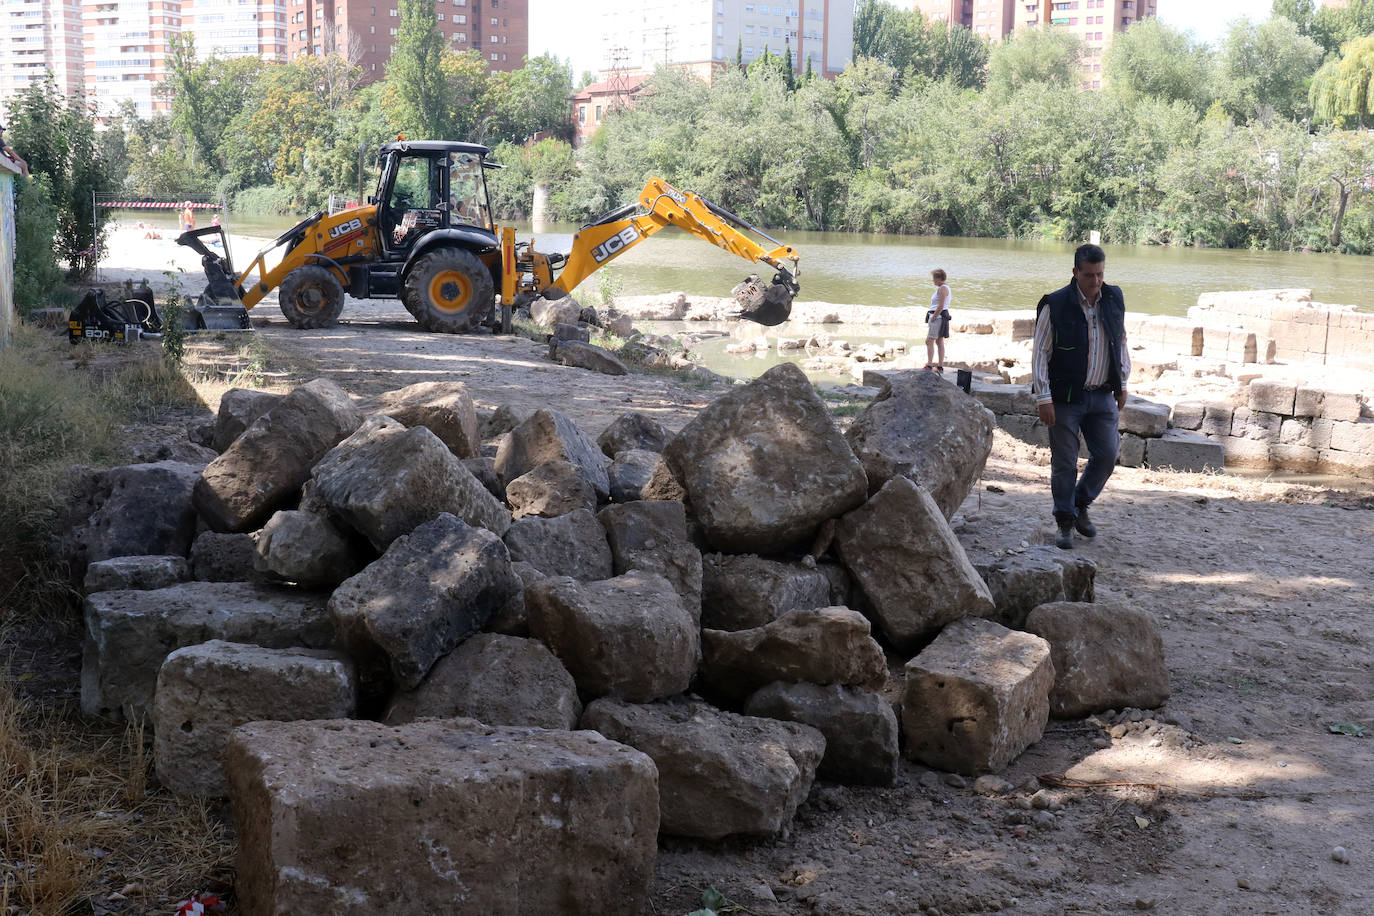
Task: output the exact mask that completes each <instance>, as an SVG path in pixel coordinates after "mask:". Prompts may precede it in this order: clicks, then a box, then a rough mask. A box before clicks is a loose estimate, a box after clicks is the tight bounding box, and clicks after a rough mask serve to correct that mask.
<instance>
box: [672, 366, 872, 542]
mask: <svg viewBox="0 0 1374 916" xmlns="http://www.w3.org/2000/svg"><path fill="white" fill-rule="evenodd" d="M663 457H664V460H665V461H666V462H667V464H668V466H669V468H670V469H671V471H672V473H673V475H674V476H675V477H676V478H677V479H678V480H679V481H681V482H682V484H683V486H684V488H685V489H686V491H687V493H688V495H689V501H690V502H691V504H692V508H693V510H694V512H695V514H696V517H697V520H698V521H699V522H700V523H701V528H702V534H703V536H704V537H705V539H706V541H707V543H708V544H710V545H711V546H713V547H715V548H716V549H718V550H729V551H737V552H751V551H752V552H759V551H762V552H766V553H781V552H784V551H786V550H788V549H790V548H791V547H793V546H798V545H801V544H807V543H809V542H810V540H811V538H812V537H813V536H814V534H815V532H816V529H817V528H818V527H819V526H820V525H821V523H822V522H824V521H826V520H827V519H831V518H834V517H835V516H837V515H839V514H840V513H843V512H846V511H848V510H849V509H852V508H854V507H855V506H858V505H860V504H862V503H863V500H864V496H865V494H866V493H867V489H868V478H867V476H866V475H865V473H864V469H863V465H862V464H860V463H859V460H858V459H857V458H855V457H854V453H853V452H852V451H851V450H850V448H849V446H848V444H846V442H845V440H844V437H843V436H842V435H840V432H839V430H838V429H837V428H836V427H835V423H834V421H833V420H831V418H830V414H829V413H828V412H827V410H826V408H825V403H824V402H823V401H822V400H821V398H820V396H819V395H818V394H816V391H815V389H814V388H813V387H812V386H811V382H810V380H808V379H807V377H806V375H805V374H804V373H803V372H802V371H801V370H800V369H798V368H797V367H796V366H795V365H794V364H792V363H781V364H780V365H777V366H774V367H773V368H772V369H769V370H768V371H767V372H765V373H763V375H761V376H759V377H758V378H757V379H755V380H754V381H752V382H750V383H749V384H747V385H741V386H739V387H737V388H735V389H733V390H732V391H730V392H729V393H727V394H725V395H722V396H721V397H719V398H717V399H716V400H715V401H714V402H712V403H711V404H710V405H709V406H707V407H706V408H705V409H703V410H702V411H700V412H699V413H698V414H697V416H696V417H695V418H694V419H693V420H692V421H691V422H690V423H688V424H687V425H686V426H685V427H683V429H682V431H681V432H679V433H678V434H677V435H676V436H675V437H673V439H672V441H671V442H669V443H668V446H667V448H665V449H664V451H663Z"/></svg>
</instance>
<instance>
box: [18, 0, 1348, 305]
mask: <svg viewBox="0 0 1374 916" xmlns="http://www.w3.org/2000/svg"><path fill="white" fill-rule="evenodd" d="M399 6H400V17H399V28H398V34H397V36H396V42H397V45H396V50H395V52H394V53H393V56H392V58H391V60H390V62H389V64H388V66H387V71H386V74H385V77H384V78H383V79H381V80H379V81H377V82H373V83H370V84H368V85H365V86H364V85H363V84H362V73H361V71H360V69H359V67H358V66H357V64H356V59H357V56H358V55H357V54H356V49H355V50H354V52H353V53H350V51H349V49H347V48H337V49H334V50H333V51H332V52H331V53H329V54H327V55H323V56H315V57H306V58H301V59H299V60H297V61H293V62H291V63H286V64H266V63H263V62H261V61H257V60H244V59H235V60H225V59H220V58H217V57H213V56H212V57H210V58H209V59H206V60H201V59H199V58H198V57H197V55H196V53H195V48H194V45H193V44H192V39H191V37H190V36H183V37H182V38H180V39H178V40H177V41H176V42H175V43H174V44H173V48H172V54H171V61H170V77H169V79H168V80H167V82H166V83H165V84H163V87H162V91H163V92H165V94H166V98H167V100H168V102H169V108H170V113H169V114H165V115H159V116H157V117H153V118H138V117H136V116H135V114H134V112H133V110H132V108H126V109H125V110H124V111H122V112H121V113H120V117H119V118H118V122H117V123H116V124H114V125H111V126H110V127H109V129H105V130H96V129H95V125H94V122H93V120H92V119H91V117H90V115H89V113H88V112H87V110H86V109H85V107H84V105H83V104H82V103H81V102H80V101H79V100H65V99H62V98H60V97H58V95H57V93H56V90H55V88H54V86H53V84H52V83H51V82H49V83H47V84H43V85H38V86H34V87H31V88H30V89H29V90H26V91H25V92H24V93H23V94H21V95H19V96H17V97H15V98H12V99H10V100H8V102H7V105H6V108H7V113H8V120H9V123H10V127H11V130H10V134H11V137H12V141H13V143H14V145H15V146H16V147H17V148H18V149H20V151H21V153H22V154H23V155H24V156H25V157H26V158H28V160H29V162H30V164H31V166H32V168H33V170H34V172H35V175H36V176H40V177H39V180H36V181H34V182H30V183H28V184H27V185H26V186H25V187H24V188H22V189H21V194H20V199H21V209H20V226H19V229H20V232H21V233H27V235H29V236H32V237H38V236H42V235H43V234H44V233H46V232H51V233H52V235H53V237H54V238H55V239H56V244H55V245H54V246H53V247H54V248H55V249H56V254H57V256H58V257H59V258H60V259H61V261H62V262H63V263H64V264H66V265H69V266H70V267H72V268H73V269H74V270H75V271H77V272H80V271H81V270H84V269H85V268H88V267H89V266H91V265H90V258H91V252H92V251H93V247H94V244H95V242H96V232H95V230H94V229H93V228H92V226H93V220H92V214H91V212H90V211H91V204H90V200H91V192H92V191H94V190H107V191H116V192H119V193H122V194H128V195H134V196H146V197H152V198H158V199H163V200H174V199H181V198H185V197H207V196H213V197H218V196H220V195H225V196H228V197H230V198H231V200H232V201H233V205H234V206H235V207H237V208H239V209H244V210H250V211H258V212H281V213H291V212H308V211H309V210H311V209H315V208H318V207H320V206H322V205H323V204H324V202H325V201H326V200H327V198H328V196H329V195H330V194H331V193H334V194H340V195H343V196H346V197H354V196H360V195H366V194H367V193H368V191H369V189H370V188H371V186H372V182H373V181H374V180H375V175H374V171H373V163H374V160H375V155H376V151H377V148H378V147H379V146H380V145H381V144H383V143H385V142H388V141H390V140H392V139H395V138H396V137H397V136H398V135H404V136H407V137H411V138H416V139H419V138H447V139H464V140H472V141H475V142H480V143H486V144H488V145H491V146H493V147H495V149H496V158H497V159H498V160H499V161H501V162H503V163H504V164H505V165H506V166H507V168H506V169H505V170H503V171H501V172H497V173H494V174H493V175H492V178H491V188H492V195H493V200H494V204H495V208H496V211H497V212H498V213H499V214H500V215H501V216H502V218H506V219H510V218H517V217H521V216H525V215H528V214H529V211H530V208H531V201H532V195H533V187H534V185H535V184H536V183H540V184H544V185H546V186H548V188H549V189H550V206H551V208H552V212H551V214H550V215H551V216H553V217H554V218H559V219H566V220H571V221H584V220H587V219H589V218H593V217H595V216H598V215H600V214H602V213H604V212H606V211H608V210H611V209H613V208H615V207H617V206H619V205H621V204H623V203H626V202H628V201H630V200H633V199H634V195H635V194H636V193H637V192H638V190H639V189H640V188H641V187H642V186H643V184H644V181H645V180H646V179H647V178H648V177H649V176H651V175H659V176H662V177H664V178H666V179H667V180H669V181H671V182H673V183H675V184H677V185H678V186H679V187H683V188H687V189H690V190H693V191H696V192H698V193H700V194H702V195H703V196H705V197H707V198H709V199H711V200H714V201H716V202H717V203H719V204H721V205H723V206H725V207H726V208H728V209H730V210H732V211H734V212H736V213H738V214H740V215H741V216H743V217H744V218H746V219H748V220H750V221H752V222H755V223H758V224H760V225H764V226H774V227H787V228H806V229H824V230H839V231H856V232H901V233H933V234H945V235H967V236H1000V237H1020V238H1025V237H1039V238H1047V239H1079V238H1083V237H1084V236H1086V235H1087V233H1088V232H1089V231H1090V230H1093V229H1098V230H1101V231H1102V233H1103V236H1104V238H1105V239H1107V240H1108V241H1112V242H1122V243H1150V244H1172V245H1205V246H1222V247H1247V248H1258V249H1297V248H1313V249H1319V250H1336V251H1346V252H1360V253H1369V252H1374V194H1371V193H1370V192H1371V190H1374V135H1372V134H1371V133H1370V131H1369V130H1368V128H1370V127H1371V126H1374V114H1372V112H1374V93H1372V92H1371V91H1370V90H1371V83H1374V0H1352V3H1351V4H1350V5H1349V6H1348V7H1346V8H1342V9H1335V8H1326V7H1322V8H1320V9H1318V8H1316V4H1315V2H1314V0H1274V3H1273V15H1272V16H1271V17H1270V18H1268V19H1267V20H1266V21H1264V22H1262V23H1254V22H1251V21H1249V20H1246V19H1240V20H1237V21H1236V22H1234V23H1233V24H1232V25H1231V27H1230V29H1229V31H1228V33H1227V34H1226V35H1225V36H1224V38H1223V39H1222V40H1221V41H1220V42H1219V43H1218V45H1217V46H1216V47H1210V46H1207V45H1203V44H1201V43H1199V42H1197V41H1196V40H1194V39H1193V38H1192V37H1191V36H1190V35H1188V34H1184V33H1181V32H1179V31H1177V30H1175V29H1173V28H1170V27H1169V26H1167V25H1165V24H1164V23H1161V22H1159V21H1158V20H1156V19H1147V20H1144V21H1142V22H1139V23H1137V24H1136V25H1134V26H1132V27H1131V28H1130V29H1129V30H1127V31H1126V32H1125V33H1123V34H1121V35H1119V36H1117V39H1116V41H1114V42H1113V43H1112V45H1111V48H1110V51H1109V53H1108V54H1107V55H1106V56H1105V58H1104V59H1103V60H1102V61H1101V70H1100V79H1101V82H1102V85H1103V87H1104V88H1102V89H1101V90H1093V91H1079V87H1078V80H1079V73H1080V70H1079V67H1080V63H1081V62H1082V61H1083V55H1084V49H1083V48H1082V47H1080V46H1079V44H1078V43H1077V41H1076V40H1075V39H1073V38H1072V37H1071V36H1069V35H1068V34H1067V33H1064V32H1061V31H1057V30H1051V31H1042V30H1031V31H1027V32H1017V33H1014V34H1013V35H1012V36H1011V37H1010V38H1008V40H1006V41H1004V42H1002V43H1000V44H997V45H990V44H988V43H987V42H985V41H983V40H981V39H979V38H977V37H976V36H974V35H973V34H972V33H970V32H969V31H968V30H967V29H963V28H961V27H957V26H955V27H950V26H947V25H945V24H943V23H935V22H928V21H926V20H925V19H924V18H923V17H922V16H921V14H920V13H919V12H917V11H914V10H912V9H910V8H907V7H909V4H908V5H905V6H902V7H899V6H898V5H896V4H895V3H890V2H887V0H861V2H860V3H859V4H858V9H857V12H856V19H855V28H854V34H855V60H854V63H853V64H851V65H850V66H849V68H848V69H847V70H846V71H845V72H844V73H843V74H841V75H840V76H839V77H838V78H836V79H834V80H825V79H818V78H815V77H814V76H811V75H810V73H809V70H810V68H809V67H805V68H803V72H802V75H801V76H794V73H793V68H792V66H791V60H792V49H791V48H790V47H789V46H786V45H784V47H782V48H773V49H767V50H766V51H765V53H764V54H763V55H762V57H761V58H760V59H759V60H756V61H754V62H752V63H750V64H748V65H747V66H746V65H745V64H744V62H743V61H742V60H739V61H738V62H737V66H735V67H731V68H727V70H726V71H725V72H723V73H720V74H718V76H717V78H716V79H715V80H714V81H713V83H712V84H711V85H709V86H708V85H707V84H706V83H704V82H702V81H701V80H698V79H696V78H694V77H692V76H690V75H688V74H685V73H683V72H679V71H673V70H662V71H660V72H658V73H656V74H655V75H654V76H653V77H652V78H651V79H650V80H649V81H648V83H647V84H646V86H645V87H644V88H643V89H642V90H641V91H640V92H639V93H638V95H637V96H636V98H635V100H634V103H633V105H631V106H627V107H623V108H620V109H617V110H615V111H613V112H611V114H610V115H609V116H608V117H607V119H606V120H605V122H604V123H603V126H602V127H601V129H600V130H599V132H598V133H597V134H596V135H595V137H594V138H593V140H592V141H591V142H590V143H589V144H588V145H587V146H586V147H585V148H584V149H580V150H576V151H574V150H573V149H572V147H571V146H570V145H569V143H568V139H569V138H570V129H571V125H570V118H569V108H570V106H569V101H568V96H569V91H570V88H571V85H572V74H571V71H570V69H569V67H568V66H566V65H565V64H563V63H561V62H559V61H557V60H554V59H551V58H548V57H538V58H534V59H532V60H529V61H528V62H527V63H526V66H525V67H523V68H522V69H520V70H516V71H512V72H506V73H494V72H491V71H489V70H488V69H487V67H486V65H485V63H484V62H483V60H482V59H481V56H480V54H479V53H477V52H475V51H468V52H464V53H458V52H454V51H453V50H451V49H450V48H448V47H447V46H446V43H445V42H444V41H443V39H442V37H441V36H440V34H439V32H438V30H437V24H436V19H437V17H436V13H435V5H434V0H401V2H400V4H399ZM1093 76H1094V78H1096V77H1097V76H1098V72H1097V71H1093ZM586 79H587V77H586V76H585V75H584V77H583V81H584V82H585V81H586ZM536 136H538V137H544V138H545V139H541V140H540V141H539V142H537V143H536V142H532V141H533V140H534V138H535V137H536ZM20 268H21V269H20V271H19V273H18V275H17V282H19V283H21V284H24V283H26V284H29V285H31V286H34V287H36V288H40V289H41V288H43V287H44V286H45V285H50V279H48V278H49V277H50V276H51V265H50V264H49V265H41V264H40V265H37V266H33V265H20Z"/></svg>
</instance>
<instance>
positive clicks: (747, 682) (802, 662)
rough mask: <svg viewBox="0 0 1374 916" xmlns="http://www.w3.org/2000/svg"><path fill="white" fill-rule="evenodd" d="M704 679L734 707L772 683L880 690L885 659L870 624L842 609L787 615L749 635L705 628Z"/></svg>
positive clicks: (792, 612)
mask: <svg viewBox="0 0 1374 916" xmlns="http://www.w3.org/2000/svg"><path fill="white" fill-rule="evenodd" d="M701 680H702V684H703V686H704V687H705V689H706V691H710V692H711V693H714V694H717V695H719V696H721V697H724V698H726V699H728V700H729V701H731V702H737V701H740V700H743V699H744V697H745V696H746V695H748V694H750V693H752V692H753V691H755V690H757V689H759V688H760V687H762V686H764V685H765V684H769V683H771V682H773V681H807V682H809V683H812V684H850V685H856V686H862V687H870V688H872V689H874V690H876V689H878V688H880V687H882V685H883V683H884V682H885V681H886V680H887V660H886V658H885V657H884V656H883V650H882V647H881V646H879V645H878V643H877V641H876V640H874V639H873V637H872V636H871V635H870V627H869V622H868V619H867V618H865V617H864V615H862V614H860V613H859V612H858V611H851V610H850V609H849V608H843V607H826V608H813V609H810V610H799V611H788V612H787V613H786V614H783V615H782V616H781V617H779V618H778V619H777V620H774V621H771V622H769V623H767V624H764V625H763V626H761V627H755V628H753V629H749V630H735V631H734V632H727V631H725V630H712V629H709V628H708V629H703V630H702V632H701Z"/></svg>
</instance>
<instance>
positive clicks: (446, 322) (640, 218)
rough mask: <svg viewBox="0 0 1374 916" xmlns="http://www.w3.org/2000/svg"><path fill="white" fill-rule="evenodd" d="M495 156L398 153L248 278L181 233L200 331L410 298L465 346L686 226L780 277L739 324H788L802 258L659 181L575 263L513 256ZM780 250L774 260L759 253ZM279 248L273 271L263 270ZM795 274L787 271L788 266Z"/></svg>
mask: <svg viewBox="0 0 1374 916" xmlns="http://www.w3.org/2000/svg"><path fill="white" fill-rule="evenodd" d="M489 152H490V150H488V148H487V147H485V146H480V145H478V144H475V143H452V142H447V141H398V142H396V143H388V144H386V145H385V146H383V147H382V148H381V150H380V151H379V153H378V164H379V167H380V175H379V177H378V183H377V193H376V195H375V196H374V197H372V198H369V200H368V203H367V204H366V205H365V206H361V207H356V208H354V209H350V210H345V211H343V212H341V213H336V214H333V215H330V216H327V215H325V214H324V213H323V212H318V213H316V214H314V215H313V216H311V217H309V218H308V219H305V220H303V221H302V222H300V223H299V224H297V225H296V226H294V227H292V228H291V229H290V230H288V231H287V232H286V233H284V234H283V235H282V236H281V237H279V238H277V239H276V240H274V241H273V242H272V243H271V244H270V245H268V246H267V247H266V248H264V249H263V250H262V251H260V252H258V254H257V255H256V256H254V258H253V260H252V262H251V263H250V264H249V265H248V267H247V268H246V269H245V270H244V271H243V272H241V273H238V272H235V270H234V267H233V264H232V263H230V260H229V258H228V255H227V254H219V253H216V252H214V251H211V250H210V248H208V247H207V246H206V244H205V241H203V239H205V237H206V236H208V235H212V234H214V233H219V234H220V239H221V243H222V244H221V249H220V250H221V251H223V252H226V253H227V252H228V247H227V245H225V244H223V243H224V242H225V241H226V240H225V239H224V237H223V236H224V230H223V228H222V227H217V226H211V227H208V228H205V229H198V230H191V231H189V232H185V233H182V235H181V236H180V237H178V238H177V243H178V244H180V245H186V246H189V247H191V248H192V249H194V250H195V251H196V252H197V253H199V254H200V255H201V263H202V265H203V266H204V267H205V274H206V277H207V279H208V281H209V282H208V284H207V286H206V288H205V291H204V292H203V293H202V294H201V296H200V299H199V301H198V302H197V308H195V309H193V310H192V312H193V315H194V316H196V317H198V318H199V324H200V326H202V327H210V328H216V327H225V328H240V327H247V326H248V321H247V312H246V309H251V308H252V307H253V306H255V305H257V303H258V302H259V301H261V300H262V298H263V296H265V295H266V294H267V293H269V292H270V291H272V290H273V289H276V288H279V289H280V293H279V298H280V302H281V310H282V314H283V315H285V316H286V320H287V321H289V322H290V323H291V324H292V325H294V326H295V327H298V328H322V327H329V326H331V325H333V324H334V323H335V322H336V321H337V320H338V318H339V313H340V312H341V311H342V310H343V302H344V293H345V292H347V293H348V295H350V296H352V297H354V298H356V299H384V298H396V299H400V300H401V301H402V302H403V303H404V304H405V307H406V310H407V311H409V312H410V314H412V315H414V316H415V320H416V321H418V322H419V323H420V325H421V326H422V327H424V328H425V329H426V330H429V331H442V332H445V333H458V332H462V331H467V330H471V329H472V328H474V327H475V326H477V325H478V324H481V323H488V322H490V323H493V324H494V323H495V305H496V301H497V296H498V295H499V297H500V303H501V306H502V309H501V324H502V329H503V330H506V331H509V327H510V316H511V310H512V309H513V308H514V307H517V306H519V305H521V304H524V303H527V302H529V301H531V300H532V299H533V298H534V297H535V296H539V295H543V296H545V297H547V298H557V297H559V296H562V295H564V294H565V293H568V292H571V291H572V289H573V288H574V287H576V286H577V284H578V283H580V282H582V281H583V280H584V279H586V278H587V277H588V276H589V275H590V274H591V273H593V272H594V271H595V270H597V269H598V268H600V267H603V266H605V265H606V264H609V263H610V262H611V261H612V260H614V259H615V258H616V257H618V256H620V255H621V254H623V253H625V252H626V251H628V250H629V249H631V248H633V247H634V246H635V245H637V244H639V243H640V242H642V241H643V240H644V239H646V238H648V237H649V236H651V235H653V234H654V233H655V232H658V231H659V230H660V229H664V228H666V227H668V226H678V227H679V228H682V229H684V230H686V231H687V232H690V233H691V234H693V235H695V236H696V237H697V238H700V239H703V240H705V241H708V242H710V243H712V244H713V245H717V246H719V247H721V248H724V249H725V250H726V251H731V252H734V253H735V254H737V255H739V256H740V257H742V258H744V259H746V260H748V261H761V262H763V263H765V264H768V265H769V266H770V267H773V268H775V269H776V271H777V273H776V274H775V275H774V277H773V282H772V285H771V286H769V287H768V288H767V289H766V290H762V291H758V292H760V293H761V294H760V295H756V296H755V297H754V299H753V300H752V301H751V302H749V303H748V305H747V306H746V307H745V308H744V309H743V310H742V312H741V317H744V318H748V319H750V320H753V321H757V322H759V323H761V324H767V325H774V324H779V323H780V322H782V321H784V320H786V319H787V316H788V314H789V313H790V312H791V308H792V299H793V298H794V297H795V296H796V295H797V292H798V291H799V290H800V286H799V285H798V283H797V277H798V275H799V270H798V267H797V262H798V254H797V252H796V250H795V249H793V248H792V247H790V246H788V245H784V244H782V243H781V242H778V241H777V240H776V239H773V238H770V237H769V236H767V235H766V234H764V233H763V232H761V231H760V230H758V229H756V228H754V227H753V226H750V225H749V224H748V223H745V222H744V221H743V220H740V219H739V218H738V217H736V216H734V215H733V214H731V213H729V212H728V211H726V210H723V209H721V208H720V207H717V206H715V205H714V204H711V203H708V202H707V201H705V200H702V199H701V198H700V197H698V196H697V195H695V194H687V193H683V192H681V191H678V190H676V189H675V188H672V187H670V186H669V185H668V184H667V183H665V182H663V181H661V180H660V179H657V178H653V179H650V180H649V182H648V184H646V185H645V186H644V191H643V192H642V193H641V194H640V196H639V199H638V201H637V202H636V203H633V204H630V205H628V206H624V207H621V208H620V209H618V210H614V211H612V212H610V213H607V214H606V215H605V216H603V217H602V218H601V219H599V220H597V221H595V222H593V223H590V224H588V225H586V226H583V227H582V229H581V231H579V232H578V233H577V234H576V235H574V236H573V243H572V250H571V251H569V252H567V253H564V254H552V253H549V254H546V253H542V252H538V251H536V250H535V249H534V245H533V243H532V242H523V243H518V244H517V243H516V241H515V232H514V230H513V229H511V228H510V227H498V226H497V225H496V224H495V223H494V222H493V221H492V218H491V209H490V205H489V203H488V198H487V186H486V177H485V170H486V169H489V168H501V166H500V165H498V164H496V163H494V162H490V161H488V160H487V155H488V153H489ZM756 239H761V240H762V242H767V243H771V244H772V245H773V246H774V247H772V248H766V247H764V245H763V244H762V242H760V241H756ZM277 249H282V252H281V255H280V260H278V261H277V263H276V264H275V265H274V266H271V267H269V266H268V263H267V257H268V255H269V254H271V253H272V252H274V251H276V250H277ZM784 261H790V262H791V267H790V269H789V268H788V267H787V266H785V265H784V264H783V262H784Z"/></svg>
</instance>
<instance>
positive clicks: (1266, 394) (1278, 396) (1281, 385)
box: [1248, 378, 1298, 417]
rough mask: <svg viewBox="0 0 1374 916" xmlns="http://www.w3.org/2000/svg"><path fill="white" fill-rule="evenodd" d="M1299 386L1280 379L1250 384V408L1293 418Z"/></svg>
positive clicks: (1263, 380) (1265, 379)
mask: <svg viewBox="0 0 1374 916" xmlns="http://www.w3.org/2000/svg"><path fill="white" fill-rule="evenodd" d="M1297 391H1298V386H1297V385H1295V384H1293V383H1292V382H1285V381H1282V380H1280V379H1268V378H1257V379H1255V380H1254V381H1252V382H1251V383H1250V398H1249V405H1248V406H1249V407H1250V409H1251V410H1262V411H1264V412H1265V413H1277V414H1284V415H1286V416H1290V417H1291V416H1293V405H1294V403H1295V401H1296V398H1297Z"/></svg>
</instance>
